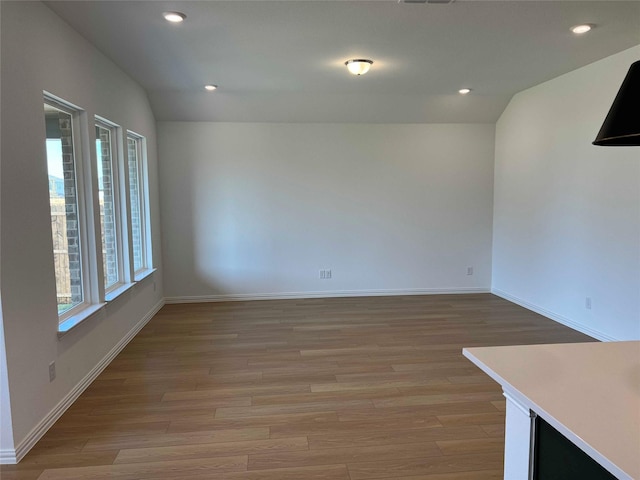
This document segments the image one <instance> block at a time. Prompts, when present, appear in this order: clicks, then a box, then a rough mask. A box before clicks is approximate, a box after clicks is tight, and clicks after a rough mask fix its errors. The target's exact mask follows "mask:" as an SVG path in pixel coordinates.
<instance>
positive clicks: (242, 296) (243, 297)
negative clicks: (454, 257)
mask: <svg viewBox="0 0 640 480" xmlns="http://www.w3.org/2000/svg"><path fill="white" fill-rule="evenodd" d="M462 293H491V291H490V290H489V289H488V288H475V287H474V288H412V289H406V290H325V291H321V292H277V293H237V294H224V295H199V296H193V297H189V296H178V297H166V298H165V303H167V304H172V303H206V302H243V301H250V300H288V299H303V298H337V297H383V296H384V297H386V296H398V295H446V294H462Z"/></svg>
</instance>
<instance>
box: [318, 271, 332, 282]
mask: <svg viewBox="0 0 640 480" xmlns="http://www.w3.org/2000/svg"><path fill="white" fill-rule="evenodd" d="M320 278H321V279H322V280H328V279H329V278H331V270H320Z"/></svg>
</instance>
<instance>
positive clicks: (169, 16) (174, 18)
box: [162, 12, 187, 23]
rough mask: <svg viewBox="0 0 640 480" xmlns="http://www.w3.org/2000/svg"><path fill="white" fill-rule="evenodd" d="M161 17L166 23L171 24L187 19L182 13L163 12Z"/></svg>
mask: <svg viewBox="0 0 640 480" xmlns="http://www.w3.org/2000/svg"><path fill="white" fill-rule="evenodd" d="M162 16H163V17H164V19H165V20H166V21H167V22H171V23H180V22H182V21H183V20H184V19H185V18H187V16H186V15H185V14H184V13H182V12H164V13H163V14H162Z"/></svg>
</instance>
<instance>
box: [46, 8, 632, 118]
mask: <svg viewBox="0 0 640 480" xmlns="http://www.w3.org/2000/svg"><path fill="white" fill-rule="evenodd" d="M47 5H48V6H49V7H50V8H51V9H53V10H54V11H55V12H56V13H57V14H58V15H60V16H61V17H62V18H63V19H65V20H66V21H67V22H68V23H69V24H70V25H71V26H72V27H73V28H74V29H76V30H77V31H78V32H80V33H81V34H82V35H83V36H84V37H85V38H87V39H88V40H89V41H91V42H92V43H93V44H94V45H96V46H97V47H98V48H99V49H100V50H101V51H102V52H104V53H105V54H106V55H107V56H108V57H110V58H111V59H112V60H113V61H114V62H115V63H117V64H118V65H119V66H120V67H121V68H122V69H124V70H125V71H126V72H128V73H129V74H130V75H131V76H132V77H133V78H134V79H136V80H137V81H138V82H139V83H140V84H142V85H143V86H144V87H145V88H146V89H147V91H148V93H149V98H150V100H151V104H152V108H153V110H154V113H155V115H156V118H157V119H158V120H184V121H239V122H246V121H265V122H269V121H271V122H373V123H396V122H397V123H414V122H416V123H421V122H426V123H432V122H437V123H450V122H451V123H454V122H495V121H496V120H497V119H498V117H499V116H500V114H501V112H502V111H503V109H504V107H505V106H506V105H507V103H508V102H509V99H510V98H511V97H512V96H513V95H514V94H515V93H517V92H519V91H521V90H524V89H526V88H528V87H531V86H533V85H537V84H539V83H541V82H544V81H545V80H549V79H551V78H554V77H556V76H558V75H561V74H563V73H566V72H569V71H571V70H574V69H576V68H578V67H581V66H583V65H586V64H588V63H591V62H594V61H596V60H599V59H601V58H604V57H606V56H609V55H611V54H614V53H617V52H619V51H622V50H624V49H626V48H629V47H632V46H634V45H638V44H640V2H638V1H558V0H547V1H521V0H518V1H484V0H476V1H464V0H457V1H456V2H455V3H452V4H448V5H435V4H418V5H413V4H398V3H397V2H396V1H395V0H388V1H362V0H357V1H326V0H311V1H295V0H293V1H270V0H258V1H244V0H231V1H179V0H178V1H110V0H109V1H51V2H47ZM167 10H179V11H181V12H184V13H185V14H186V15H187V19H186V21H185V22H184V23H182V24H179V25H173V24H169V23H167V22H166V21H165V20H164V19H163V18H162V12H163V11H167ZM579 23H594V24H596V28H594V29H593V30H592V31H591V32H590V33H588V34H586V35H583V36H580V37H578V36H575V35H573V34H572V33H570V31H569V28H570V27H571V26H572V25H575V24H579ZM350 58H370V59H372V60H373V61H374V65H373V67H372V69H371V71H370V72H369V73H368V74H367V75H365V76H362V77H354V76H352V75H350V74H349V73H348V72H347V69H346V67H345V66H344V62H345V61H346V60H348V59H350ZM593 82H594V88H597V86H598V79H597V78H594V79H593ZM205 83H215V84H218V85H219V86H220V88H219V90H218V91H216V92H214V93H208V92H206V91H205V90H204V89H203V85H204V84H205ZM461 87H470V88H472V89H473V92H472V93H471V94H469V95H467V96H461V95H459V94H458V93H456V92H457V90H458V89H459V88H461Z"/></svg>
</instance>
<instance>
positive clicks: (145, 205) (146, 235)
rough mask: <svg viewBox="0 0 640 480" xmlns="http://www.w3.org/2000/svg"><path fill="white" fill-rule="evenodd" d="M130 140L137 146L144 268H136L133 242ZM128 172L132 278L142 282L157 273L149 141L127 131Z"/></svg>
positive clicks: (141, 245)
mask: <svg viewBox="0 0 640 480" xmlns="http://www.w3.org/2000/svg"><path fill="white" fill-rule="evenodd" d="M129 140H133V141H134V142H135V144H136V172H137V181H138V202H139V205H140V237H141V239H140V247H141V250H142V251H141V260H142V266H141V267H140V268H138V269H136V268H135V260H134V250H133V249H134V242H133V218H132V211H133V208H132V206H131V178H130V176H129ZM126 150H127V156H126V160H125V161H126V166H127V168H126V171H127V182H126V185H127V188H126V190H127V192H126V193H127V195H128V196H129V198H128V201H129V203H128V205H129V208H128V209H127V213H128V216H129V226H130V228H129V236H128V238H129V258H130V262H129V268H130V272H131V277H132V279H133V280H135V281H140V280H142V279H143V278H145V277H147V276H148V275H150V274H151V273H152V272H154V271H155V268H154V267H153V255H152V243H151V224H150V211H149V171H148V165H147V139H146V138H145V137H144V136H143V135H140V134H138V133H135V132H133V131H131V130H127V135H126Z"/></svg>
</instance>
